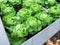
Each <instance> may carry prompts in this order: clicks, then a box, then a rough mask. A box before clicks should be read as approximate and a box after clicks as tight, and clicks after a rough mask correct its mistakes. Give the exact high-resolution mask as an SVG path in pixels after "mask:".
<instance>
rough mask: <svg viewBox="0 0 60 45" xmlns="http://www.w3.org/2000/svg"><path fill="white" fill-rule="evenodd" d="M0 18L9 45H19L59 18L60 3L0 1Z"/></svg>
mask: <svg viewBox="0 0 60 45" xmlns="http://www.w3.org/2000/svg"><path fill="white" fill-rule="evenodd" d="M43 8H44V9H43ZM45 8H46V9H45ZM46 10H48V12H46ZM0 16H1V18H2V21H3V24H4V27H5V29H6V32H7V35H8V37H9V41H10V43H11V45H21V44H22V43H23V42H24V41H26V40H27V38H29V37H28V36H29V35H30V36H32V35H34V34H36V33H38V32H39V31H41V29H42V27H45V26H46V25H50V24H51V23H52V22H53V21H55V20H56V19H58V18H60V3H58V2H57V1H56V0H0Z"/></svg>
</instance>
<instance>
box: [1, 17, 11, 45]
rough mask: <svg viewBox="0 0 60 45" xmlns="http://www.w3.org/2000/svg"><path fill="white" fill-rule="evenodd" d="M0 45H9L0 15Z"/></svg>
mask: <svg viewBox="0 0 60 45" xmlns="http://www.w3.org/2000/svg"><path fill="white" fill-rule="evenodd" d="M0 45H10V44H9V40H8V38H7V35H6V32H5V30H4V27H3V24H2V21H1V17H0Z"/></svg>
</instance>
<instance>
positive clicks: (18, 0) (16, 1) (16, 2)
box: [8, 0, 21, 6]
mask: <svg viewBox="0 0 60 45" xmlns="http://www.w3.org/2000/svg"><path fill="white" fill-rule="evenodd" d="M8 2H9V3H10V4H11V5H13V6H14V5H20V4H21V0H8Z"/></svg>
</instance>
